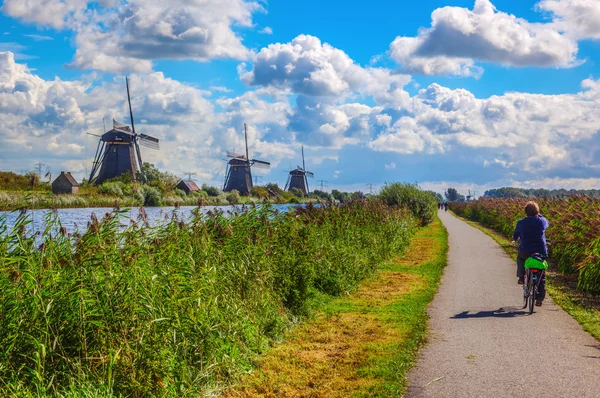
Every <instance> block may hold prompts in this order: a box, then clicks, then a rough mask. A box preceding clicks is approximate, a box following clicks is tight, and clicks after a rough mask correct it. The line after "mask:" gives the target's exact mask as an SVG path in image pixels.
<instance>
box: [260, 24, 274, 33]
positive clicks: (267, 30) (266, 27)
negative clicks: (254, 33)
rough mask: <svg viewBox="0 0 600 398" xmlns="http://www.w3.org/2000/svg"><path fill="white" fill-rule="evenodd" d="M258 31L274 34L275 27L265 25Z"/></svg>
mask: <svg viewBox="0 0 600 398" xmlns="http://www.w3.org/2000/svg"><path fill="white" fill-rule="evenodd" d="M258 33H262V34H264V35H272V34H273V29H272V28H271V27H270V26H265V27H264V28H263V29H261V30H259V31H258Z"/></svg>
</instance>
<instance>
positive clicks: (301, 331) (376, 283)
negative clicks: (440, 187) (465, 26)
mask: <svg viewBox="0 0 600 398" xmlns="http://www.w3.org/2000/svg"><path fill="white" fill-rule="evenodd" d="M447 250H448V236H447V232H446V230H445V229H444V227H443V226H442V225H441V222H440V221H439V220H436V221H435V222H434V223H432V224H431V225H429V226H428V227H425V228H422V229H421V230H420V231H419V232H418V233H417V235H415V237H414V238H413V240H412V242H411V246H410V249H409V251H408V252H406V253H405V255H403V256H402V257H397V258H395V259H393V260H392V261H388V262H386V263H385V264H384V265H383V266H382V267H381V268H380V269H379V270H378V272H377V273H376V274H375V276H374V277H373V278H370V279H369V280H367V281H366V282H365V283H363V284H362V286H361V287H360V288H359V289H358V290H357V291H356V292H355V293H354V294H352V295H349V296H345V297H342V298H336V299H332V300H329V301H328V302H326V303H325V304H324V305H323V307H322V311H321V312H320V313H319V314H318V315H317V316H316V317H315V318H314V319H313V320H311V321H309V322H306V323H304V324H302V325H300V326H299V327H297V328H296V329H295V330H294V331H292V332H291V333H290V334H289V335H288V336H287V339H286V341H285V342H284V343H282V344H279V345H277V346H275V347H274V348H272V349H271V350H270V351H269V352H268V353H267V354H265V355H264V356H262V357H261V358H260V359H259V360H258V361H257V369H256V370H255V371H254V372H252V373H250V374H248V375H246V376H245V377H244V378H243V379H242V380H241V382H240V384H239V385H238V386H237V387H236V388H234V389H231V390H229V391H227V392H226V393H225V394H224V396H225V397H299V396H304V397H349V396H355V397H363V396H365V397H366V396H368V397H390V396H401V395H402V393H403V391H404V389H405V383H406V379H405V375H406V372H407V371H408V370H409V369H410V368H411V366H412V365H413V363H414V361H415V358H416V354H417V351H418V349H419V347H420V346H421V345H422V344H423V343H424V341H425V338H426V333H427V322H426V321H427V311H426V309H427V305H428V304H429V302H430V301H431V300H432V299H433V297H434V295H435V293H436V291H437V287H438V285H439V282H440V279H441V275H442V273H443V269H444V267H445V265H446V257H447Z"/></svg>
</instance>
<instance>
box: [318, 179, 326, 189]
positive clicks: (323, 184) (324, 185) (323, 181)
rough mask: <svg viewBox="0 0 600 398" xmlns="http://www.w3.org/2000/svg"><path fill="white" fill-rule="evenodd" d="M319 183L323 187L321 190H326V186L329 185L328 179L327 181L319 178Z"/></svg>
mask: <svg viewBox="0 0 600 398" xmlns="http://www.w3.org/2000/svg"><path fill="white" fill-rule="evenodd" d="M317 184H318V185H319V186H320V187H321V191H323V190H324V188H327V187H328V185H327V181H325V180H318V181H317Z"/></svg>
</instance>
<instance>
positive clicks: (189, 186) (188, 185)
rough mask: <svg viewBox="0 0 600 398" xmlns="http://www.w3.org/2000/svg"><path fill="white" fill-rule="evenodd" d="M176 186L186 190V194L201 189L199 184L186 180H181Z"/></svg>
mask: <svg viewBox="0 0 600 398" xmlns="http://www.w3.org/2000/svg"><path fill="white" fill-rule="evenodd" d="M175 188H177V189H181V190H182V191H183V192H185V194H186V195H189V194H190V192H197V191H199V190H200V188H198V185H196V183H195V182H194V181H184V180H181V181H179V184H177V186H176V187H175Z"/></svg>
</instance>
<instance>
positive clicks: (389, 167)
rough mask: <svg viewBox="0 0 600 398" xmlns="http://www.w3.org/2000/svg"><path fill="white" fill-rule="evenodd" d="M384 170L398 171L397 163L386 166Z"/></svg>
mask: <svg viewBox="0 0 600 398" xmlns="http://www.w3.org/2000/svg"><path fill="white" fill-rule="evenodd" d="M384 168H385V169H386V170H395V169H396V163H394V162H391V163H388V164H386V165H385V166H384Z"/></svg>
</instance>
